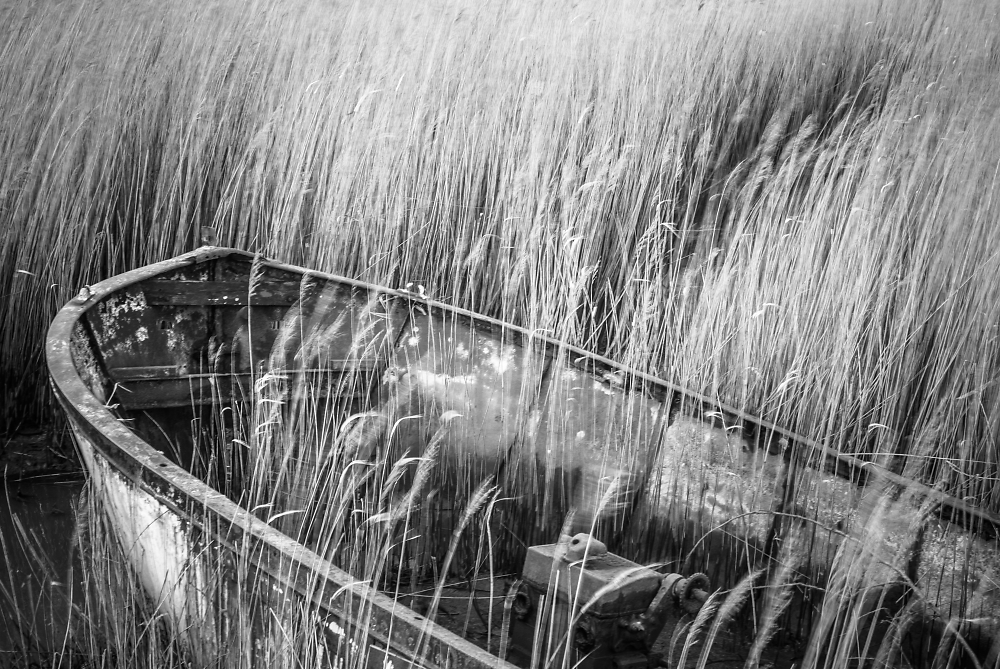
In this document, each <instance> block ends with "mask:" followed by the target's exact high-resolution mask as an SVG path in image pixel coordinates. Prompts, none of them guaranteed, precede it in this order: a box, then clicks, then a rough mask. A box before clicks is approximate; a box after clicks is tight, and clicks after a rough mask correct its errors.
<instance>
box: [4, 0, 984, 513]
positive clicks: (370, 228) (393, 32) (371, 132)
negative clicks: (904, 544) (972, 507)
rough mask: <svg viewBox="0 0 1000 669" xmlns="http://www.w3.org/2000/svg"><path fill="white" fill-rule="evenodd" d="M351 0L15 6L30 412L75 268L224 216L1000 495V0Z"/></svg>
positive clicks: (12, 169)
mask: <svg viewBox="0 0 1000 669" xmlns="http://www.w3.org/2000/svg"><path fill="white" fill-rule="evenodd" d="M334 14H335V15H336V18H334V16H333V15H331V14H330V13H329V12H325V11H324V10H322V9H320V8H319V7H318V6H315V5H313V4H310V3H307V2H302V3H299V4H295V5H287V4H281V5H271V4H268V3H266V2H255V3H251V4H250V5H245V4H243V3H239V4H238V5H237V4H232V3H226V2H217V3H211V4H210V5H205V6H203V7H200V8H199V9H198V10H197V11H194V12H191V11H188V10H187V9H185V8H184V7H183V6H182V5H177V4H176V3H174V4H169V5H163V4H155V3H147V2H140V1H138V0H137V1H136V2H135V5H134V7H131V8H130V9H129V10H128V11H122V12H118V11H112V10H111V8H110V7H108V6H106V5H95V6H92V5H89V4H87V3H82V2H81V3H58V4H57V3H38V4H35V5H31V6H29V7H25V8H19V7H9V8H7V9H6V10H5V14H4V16H5V20H6V21H7V22H8V24H9V25H10V26H11V27H12V29H11V30H10V31H8V32H7V33H6V38H5V41H4V43H3V44H2V45H0V49H2V52H3V56H4V57H3V65H2V70H0V81H3V84H4V85H3V91H4V93H3V95H2V98H0V109H2V110H3V112H4V113H3V118H4V119H5V121H4V123H3V125H2V126H0V133H2V136H0V147H2V148H0V152H2V153H0V157H2V158H3V160H2V163H3V165H4V167H3V168H2V173H0V202H2V204H0V216H2V222H3V226H2V229H3V231H4V232H3V233H2V234H3V237H2V240H3V241H2V242H0V249H2V265H3V267H4V268H5V273H4V276H3V277H2V279H0V281H2V282H3V283H2V284H0V295H3V296H4V302H3V304H4V306H3V307H2V309H3V311H2V312H0V316H2V317H3V318H2V322H3V323H4V324H5V325H4V327H3V330H2V333H3V334H2V336H3V340H2V341H3V346H2V347H0V350H2V351H3V356H4V357H3V361H4V362H3V363H2V364H3V378H4V379H5V381H4V391H3V392H4V396H5V398H8V399H6V400H5V401H4V403H3V405H4V407H5V408H4V412H5V414H4V415H5V417H4V423H5V426H6V429H12V428H16V426H17V425H19V424H21V423H23V422H24V421H26V420H27V421H36V422H37V421H40V420H41V419H42V416H43V415H47V412H48V410H47V409H46V408H45V407H46V406H47V404H46V402H45V397H46V391H45V390H44V384H43V383H42V382H41V379H42V377H41V373H42V372H41V368H40V366H39V362H40V360H41V358H40V342H41V337H40V333H41V332H42V331H43V329H44V325H45V323H47V321H48V319H49V317H50V316H51V314H52V313H53V312H54V310H55V309H56V308H57V307H58V306H59V305H60V304H62V303H63V301H65V299H67V298H68V297H69V296H70V295H72V294H74V293H75V292H76V289H77V287H78V286H79V285H81V284H84V283H88V282H92V281H94V280H96V279H98V278H101V277H105V276H108V275H110V274H113V273H115V272H117V271H119V270H122V269H125V268H127V267H132V266H136V265H140V264H144V263H146V262H148V261H151V260H155V259H160V258H163V257H166V256H169V255H173V254H175V253H178V252H180V251H183V250H186V249H189V248H191V247H192V246H193V245H195V244H196V241H195V240H196V238H197V236H198V230H199V229H200V227H201V226H203V225H206V224H212V225H214V226H215V227H216V228H218V230H219V238H220V242H221V243H223V244H227V245H235V246H240V247H247V248H252V249H256V250H260V251H262V252H264V253H267V254H268V255H270V256H273V257H277V258H280V259H284V260H288V261H293V262H302V263H305V264H307V265H310V266H314V267H317V268H320V269H327V270H332V271H334V272H339V273H343V274H346V275H349V276H359V277H362V278H365V279H369V280H372V281H376V282H379V283H386V284H390V285H393V286H401V285H404V284H406V283H407V282H410V281H412V282H414V283H420V284H421V285H424V286H426V287H427V289H428V290H429V291H430V292H431V294H432V295H434V296H436V297H440V298H442V299H444V300H445V301H448V302H451V303H454V304H457V305H460V306H465V307H469V308H471V309H473V310H475V311H479V312H482V313H486V314H488V315H493V316H498V317H500V318H502V319H505V320H510V321H513V322H516V323H519V324H522V325H524V326H526V327H528V328H529V329H538V330H539V331H546V332H551V333H552V334H554V335H556V336H557V337H560V338H564V339H566V340H568V341H570V342H572V343H576V344H580V345H582V346H584V347H588V348H594V349H597V350H599V351H602V352H605V353H607V354H609V355H610V356H611V357H613V358H615V359H618V360H622V361H625V362H627V363H629V364H633V365H635V366H637V367H639V368H641V369H645V370H651V371H654V372H656V373H657V374H660V375H662V376H665V377H667V378H671V379H673V380H676V381H679V382H681V383H683V384H686V385H689V386H691V387H693V388H695V389H697V390H700V391H703V392H706V393H708V394H710V395H714V396H719V397H720V398H723V399H726V400H728V401H729V402H730V403H731V404H734V405H737V406H741V407H744V408H746V409H748V410H750V411H751V412H754V413H758V414H765V415H767V416H769V417H771V418H774V419H777V420H778V422H780V423H782V424H785V425H788V426H791V427H794V428H796V429H797V430H799V431H801V432H803V433H806V434H808V435H809V436H813V437H817V438H820V439H822V440H824V441H826V442H827V443H829V444H831V445H834V446H836V447H837V448H841V449H843V450H847V451H855V452H858V453H861V454H865V457H873V458H881V459H884V460H886V461H887V462H888V463H889V464H890V465H891V466H892V467H893V468H894V469H897V470H900V471H905V473H906V474H908V475H913V476H916V477H918V478H921V479H924V480H925V481H928V482H930V483H935V482H937V480H939V479H943V480H946V481H947V486H948V488H949V490H951V491H953V492H955V493H956V494H958V495H959V496H961V497H965V498H968V499H970V500H974V501H975V502H977V503H982V504H986V505H988V506H991V508H1000V507H996V506H995V504H996V499H995V494H996V493H995V490H996V486H994V485H993V482H994V481H995V480H996V478H997V475H996V472H995V467H996V461H997V457H996V455H995V452H994V451H995V443H996V434H995V429H996V425H1000V421H997V420H996V419H995V417H994V416H993V413H992V412H994V411H995V408H996V406H997V401H998V400H997V393H996V388H995V386H994V385H993V384H992V383H991V382H990V380H989V379H990V378H991V377H992V375H993V373H992V371H991V370H993V369H994V367H995V359H996V357H997V356H996V348H997V346H996V336H995V332H994V330H993V323H995V322H996V320H997V319H996V315H997V314H996V313H995V310H996V304H997V303H998V302H997V300H995V299H994V296H995V295H996V294H997V286H996V283H995V277H996V276H997V273H996V272H995V271H994V270H995V267H994V265H995V263H996V257H995V252H994V251H993V249H995V248H996V240H995V236H996V231H995V226H992V225H990V223H989V222H990V221H992V220H993V219H994V218H995V214H996V212H995V209H994V207H996V203H995V198H994V197H993V196H992V193H993V190H994V187H995V184H994V174H995V172H996V170H995V167H996V166H995V160H994V158H993V157H992V156H994V154H995V153H996V151H994V150H993V148H992V147H993V144H994V143H995V142H996V138H997V133H996V117H995V114H994V110H995V109H996V108H997V105H996V104H994V101H995V100H994V96H995V88H994V87H993V86H992V83H991V82H992V75H993V74H995V71H996V67H997V53H998V52H1000V47H998V45H997V44H996V35H997V34H998V33H997V31H996V30H993V29H992V28H991V26H995V25H996V24H995V20H996V16H995V12H994V10H993V9H990V8H988V6H987V5H981V4H977V3H947V4H946V5H945V4H941V3H938V2H934V1H932V0H921V1H920V2H917V3H912V2H880V3H876V2H871V3H868V2H862V3H843V4H842V5H841V4H838V3H835V4H833V5H830V4H827V5H824V6H812V5H803V4H802V3H792V2H789V3H769V4H763V5H762V4H760V3H725V4H721V3H720V4H715V3H711V2H710V3H671V4H663V3H651V2H644V1H643V0H635V1H634V2H630V3H628V4H627V6H623V7H621V8H620V10H616V11H611V10H610V9H609V8H608V7H605V6H603V5H601V4H599V3H596V2H594V3H583V4H582V5H579V6H574V8H573V9H572V10H570V8H568V7H563V6H562V5H560V4H559V3H556V4H554V5H553V4H548V5H545V6H532V5H525V6H517V7H509V6H507V5H505V4H503V3H486V4H479V5H476V6H475V7H471V6H470V7H466V6H463V5H462V4H461V3H444V4H437V5H434V6H432V7H415V6H411V5H410V4H407V3H398V4H397V3H393V2H391V1H388V0H387V1H386V2H381V3H376V4H374V5H371V6H367V5H366V6H364V7H360V6H358V7H352V8H345V9H344V10H343V12H341V13H340V14H337V13H334ZM126 17H127V18H126ZM293 36H294V37H293ZM970 240H974V243H970ZM39 306H40V307H41V308H39Z"/></svg>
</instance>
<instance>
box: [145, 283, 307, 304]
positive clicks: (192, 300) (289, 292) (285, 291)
mask: <svg viewBox="0 0 1000 669" xmlns="http://www.w3.org/2000/svg"><path fill="white" fill-rule="evenodd" d="M141 287H142V291H143V293H145V296H146V304H148V305H151V306H166V305H170V306H246V305H248V304H249V305H251V306H278V305H288V304H293V303H294V302H295V301H296V300H298V299H299V282H298V281H266V282H262V283H261V284H260V285H259V286H257V287H255V288H254V290H253V292H252V293H251V292H250V286H249V283H248V282H247V281H232V280H230V281H178V280H150V281H145V282H143V283H142V284H141Z"/></svg>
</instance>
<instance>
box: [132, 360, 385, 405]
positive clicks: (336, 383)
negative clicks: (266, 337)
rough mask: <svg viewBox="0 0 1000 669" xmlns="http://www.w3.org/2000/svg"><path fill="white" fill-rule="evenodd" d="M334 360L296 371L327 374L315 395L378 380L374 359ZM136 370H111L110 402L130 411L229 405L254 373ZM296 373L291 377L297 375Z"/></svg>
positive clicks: (353, 390)
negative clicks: (113, 380) (173, 372)
mask: <svg viewBox="0 0 1000 669" xmlns="http://www.w3.org/2000/svg"><path fill="white" fill-rule="evenodd" d="M337 362H340V363H344V364H343V366H342V367H335V366H332V365H331V366H327V367H323V368H322V369H307V370H299V372H301V373H305V374H308V375H316V376H317V377H321V378H322V377H323V376H326V377H327V378H323V379H322V382H318V383H317V382H313V383H312V384H311V386H312V392H313V393H314V395H315V396H316V397H327V396H332V395H337V396H343V397H345V398H351V397H360V396H362V395H364V394H366V393H367V392H368V390H369V389H370V388H371V387H372V386H373V385H374V384H375V383H377V382H378V379H375V378H373V375H374V374H376V373H378V372H379V370H380V367H379V365H378V363H377V362H376V361H370V360H365V361H337ZM174 369H175V371H176V368H174ZM135 371H136V374H135V375H132V376H130V374H131V372H132V370H128V369H125V370H122V369H117V370H114V373H112V377H113V378H114V379H115V383H116V385H115V396H114V399H113V402H114V403H118V404H121V405H122V406H124V407H125V408H127V409H133V410H134V409H167V408H171V407H191V406H204V405H209V404H213V403H216V402H221V403H223V404H228V403H229V402H230V401H231V400H232V399H234V398H241V397H243V396H244V395H245V394H248V393H249V392H250V387H251V384H252V383H253V375H251V374H249V373H242V374H175V375H173V376H168V375H160V376H157V375H158V374H163V371H164V370H161V369H158V368H136V370H135ZM299 372H296V374H295V375H293V378H296V377H298V373H299ZM354 375H358V378H357V380H354V381H352V380H351V377H352V376H354ZM298 378H301V377H298Z"/></svg>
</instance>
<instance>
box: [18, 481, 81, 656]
mask: <svg viewBox="0 0 1000 669" xmlns="http://www.w3.org/2000/svg"><path fill="white" fill-rule="evenodd" d="M82 489H83V482H82V481H80V480H65V479H63V480H59V479H58V478H44V477H41V478H35V479H32V480H27V481H6V482H3V483H0V665H3V664H4V662H5V660H6V659H10V655H9V654H10V653H12V652H19V651H20V652H24V651H29V652H30V651H37V652H40V653H42V654H51V653H53V652H57V651H58V650H59V649H60V648H61V647H62V646H63V644H64V642H65V640H66V639H68V638H69V634H68V631H69V624H70V619H71V618H70V612H71V607H72V602H73V600H74V599H76V600H77V601H78V602H79V601H80V598H81V595H82V592H83V591H82V588H81V570H80V563H79V557H78V554H77V551H76V550H74V534H75V527H76V522H75V517H74V505H75V503H76V501H77V499H78V498H79V495H80V492H81V490H82ZM4 656H7V657H4Z"/></svg>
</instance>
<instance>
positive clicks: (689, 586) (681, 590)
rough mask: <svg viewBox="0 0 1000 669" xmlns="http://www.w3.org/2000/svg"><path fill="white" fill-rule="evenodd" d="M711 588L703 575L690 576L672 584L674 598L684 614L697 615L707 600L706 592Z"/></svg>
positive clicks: (706, 577)
mask: <svg viewBox="0 0 1000 669" xmlns="http://www.w3.org/2000/svg"><path fill="white" fill-rule="evenodd" d="M711 587H712V585H711V582H710V581H709V580H708V576H706V575H705V574H701V573H698V574H691V575H690V576H688V577H687V578H682V579H680V580H678V581H676V582H675V583H674V596H675V597H677V603H678V604H679V605H680V607H681V608H682V609H684V611H685V612H687V613H690V614H691V615H697V613H698V612H699V611H701V607H702V605H703V604H704V603H705V601H706V600H707V599H708V590H709V588H711Z"/></svg>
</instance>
